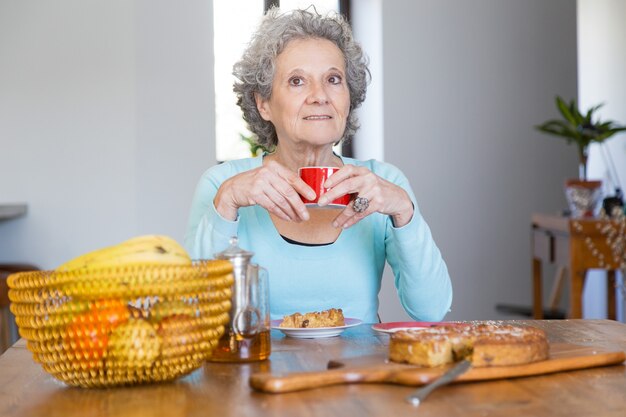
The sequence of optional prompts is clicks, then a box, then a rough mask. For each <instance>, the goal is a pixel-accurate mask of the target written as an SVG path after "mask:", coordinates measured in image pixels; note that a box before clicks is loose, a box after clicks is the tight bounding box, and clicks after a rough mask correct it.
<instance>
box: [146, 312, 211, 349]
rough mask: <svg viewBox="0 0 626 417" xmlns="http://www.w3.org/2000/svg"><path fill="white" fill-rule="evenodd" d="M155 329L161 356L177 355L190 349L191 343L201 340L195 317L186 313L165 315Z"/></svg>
mask: <svg viewBox="0 0 626 417" xmlns="http://www.w3.org/2000/svg"><path fill="white" fill-rule="evenodd" d="M156 329H157V334H158V335H159V336H160V337H161V343H162V344H161V351H162V353H163V356H178V355H180V354H181V353H183V352H185V351H187V350H189V349H191V345H192V344H195V343H200V342H201V340H200V336H199V333H198V332H197V324H196V321H195V319H194V318H193V317H191V316H189V315H186V314H175V315H172V316H169V317H165V318H163V319H162V320H161V321H159V322H158V324H157V325H156Z"/></svg>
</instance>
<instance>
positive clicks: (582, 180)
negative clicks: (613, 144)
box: [535, 96, 626, 217]
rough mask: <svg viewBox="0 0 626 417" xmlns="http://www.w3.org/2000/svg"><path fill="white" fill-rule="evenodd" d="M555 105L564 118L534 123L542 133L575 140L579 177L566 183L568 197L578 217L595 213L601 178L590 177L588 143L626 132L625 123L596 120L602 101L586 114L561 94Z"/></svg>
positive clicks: (598, 141)
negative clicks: (621, 124) (591, 178)
mask: <svg viewBox="0 0 626 417" xmlns="http://www.w3.org/2000/svg"><path fill="white" fill-rule="evenodd" d="M556 106H557V109H558V110H559V112H560V113H561V115H562V116H563V118H562V119H561V120H557V119H552V120H548V121H546V122H544V123H543V124H541V125H538V126H535V128H536V129H538V130H539V131H541V132H543V133H547V134H550V135H554V136H559V137H562V138H564V139H565V140H566V141H567V143H573V144H575V145H576V147H577V150H578V158H579V165H578V167H579V168H578V179H577V180H568V181H567V182H566V196H567V198H568V203H569V205H570V210H571V211H572V214H573V215H574V216H576V217H584V216H591V215H594V214H595V210H596V207H597V206H598V203H599V201H600V198H601V189H600V187H601V185H602V183H601V182H600V181H588V180H587V158H588V157H589V146H590V145H591V144H592V143H594V142H595V143H602V142H604V141H605V140H607V139H608V138H610V137H611V136H613V135H615V134H616V133H619V132H622V131H626V126H619V125H617V124H616V123H615V122H614V121H612V120H609V121H601V120H600V119H596V120H594V113H595V112H596V111H597V110H598V109H599V108H600V107H602V104H599V105H596V106H593V107H591V108H590V109H589V110H587V112H586V113H585V114H583V113H582V112H581V111H580V110H579V109H578V106H577V104H576V101H575V100H571V101H570V103H569V104H567V103H566V102H565V101H564V100H563V99H562V98H561V97H559V96H556Z"/></svg>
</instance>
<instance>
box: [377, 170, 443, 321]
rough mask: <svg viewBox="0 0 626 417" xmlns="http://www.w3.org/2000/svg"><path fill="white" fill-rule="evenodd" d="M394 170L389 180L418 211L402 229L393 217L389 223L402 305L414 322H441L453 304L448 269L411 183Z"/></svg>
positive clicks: (389, 253)
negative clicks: (408, 198) (422, 213)
mask: <svg viewBox="0 0 626 417" xmlns="http://www.w3.org/2000/svg"><path fill="white" fill-rule="evenodd" d="M387 165H388V164H387ZM388 166H389V165H388ZM390 167H391V169H390V172H389V174H388V175H387V180H389V181H391V182H394V183H395V184H397V185H399V186H400V187H402V188H404V189H405V190H406V191H407V193H408V194H409V196H410V198H411V200H412V201H413V206H414V207H415V210H414V213H413V218H412V219H411V221H410V222H409V223H407V224H406V225H404V226H402V227H398V228H396V227H394V226H393V222H392V221H391V217H387V219H386V230H385V251H386V257H387V262H388V263H389V265H390V266H391V269H392V270H393V273H394V277H395V287H396V289H397V291H398V296H399V298H400V303H401V304H402V306H403V307H404V309H405V310H406V312H407V314H408V315H409V316H410V317H411V318H413V319H414V320H418V321H439V320H442V319H443V317H444V316H445V315H446V313H447V312H448V311H449V310H450V306H451V304H452V284H451V281H450V276H449V274H448V268H447V266H446V264H445V262H444V260H443V258H442V256H441V253H440V251H439V248H438V247H437V245H436V244H435V241H434V240H433V237H432V234H431V231H430V228H429V227H428V224H426V221H425V220H424V218H423V217H422V215H421V213H420V211H419V208H418V205H417V202H416V201H415V196H414V194H413V191H412V189H411V187H410V185H409V181H408V179H407V178H406V177H405V176H404V174H402V173H401V172H400V171H399V170H398V169H397V168H395V167H393V166H390Z"/></svg>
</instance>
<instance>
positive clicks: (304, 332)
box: [271, 318, 363, 339]
mask: <svg viewBox="0 0 626 417" xmlns="http://www.w3.org/2000/svg"><path fill="white" fill-rule="evenodd" d="M282 322H283V321H282V320H272V321H271V326H272V329H276V330H280V331H281V332H283V333H284V334H285V336H288V337H295V338H296V339H317V338H319V337H333V336H339V335H340V334H341V333H342V332H343V331H344V330H346V329H347V328H350V327H354V326H358V325H359V324H361V323H363V322H362V321H361V320H359V319H349V318H346V319H345V322H346V325H345V326H337V327H312V328H306V327H305V328H296V327H278V326H280V323H282Z"/></svg>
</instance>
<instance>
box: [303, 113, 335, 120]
mask: <svg viewBox="0 0 626 417" xmlns="http://www.w3.org/2000/svg"><path fill="white" fill-rule="evenodd" d="M329 119H332V117H330V116H328V115H325V114H315V115H312V116H307V117H305V118H304V120H329Z"/></svg>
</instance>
